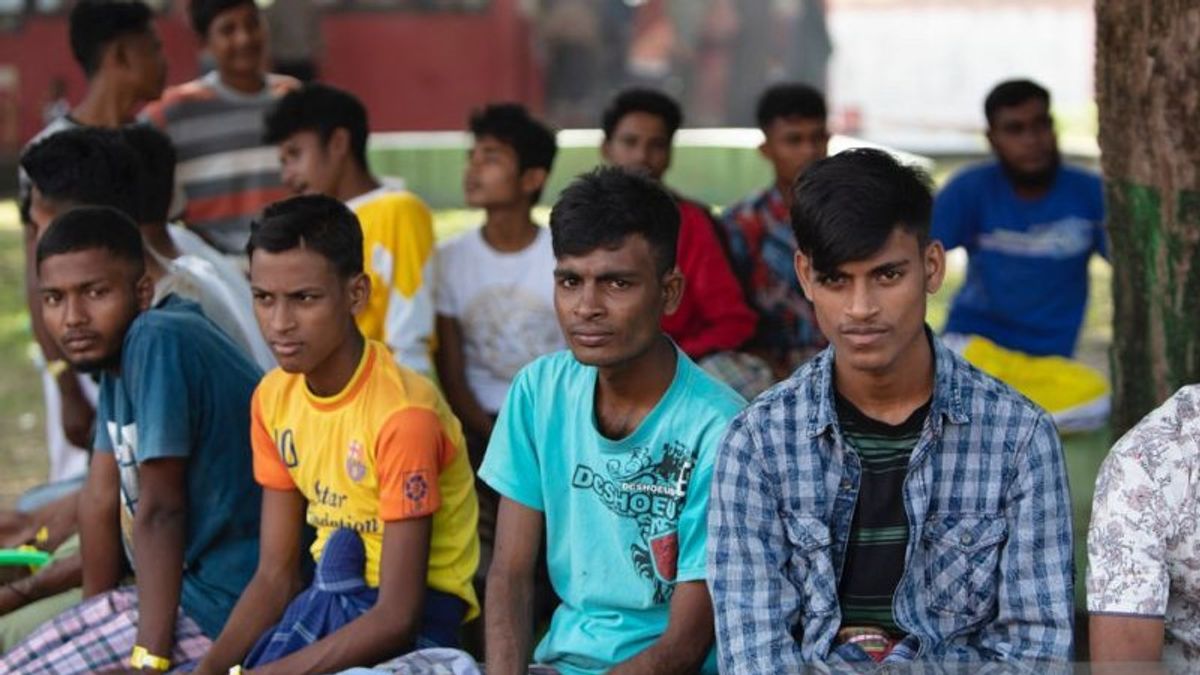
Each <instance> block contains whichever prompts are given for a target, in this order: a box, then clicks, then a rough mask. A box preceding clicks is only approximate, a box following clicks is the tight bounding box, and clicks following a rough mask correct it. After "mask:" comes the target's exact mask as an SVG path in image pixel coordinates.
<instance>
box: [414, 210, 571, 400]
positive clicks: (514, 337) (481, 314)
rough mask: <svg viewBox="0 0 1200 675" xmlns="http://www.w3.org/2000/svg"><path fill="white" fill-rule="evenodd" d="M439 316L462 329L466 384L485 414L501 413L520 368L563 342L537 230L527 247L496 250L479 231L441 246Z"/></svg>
mask: <svg viewBox="0 0 1200 675" xmlns="http://www.w3.org/2000/svg"><path fill="white" fill-rule="evenodd" d="M434 294H435V296H436V299H437V313H438V314H440V315H442V316H447V317H451V318H454V319H457V320H458V322H459V325H460V326H461V329H462V335H463V352H464V356H465V358H466V375H467V384H468V385H469V386H470V387H471V391H472V393H474V394H475V398H476V400H478V401H479V404H480V405H481V406H483V408H484V409H485V410H487V411H489V412H492V413H495V412H497V411H499V410H500V406H501V405H502V404H503V403H504V397H505V396H506V395H507V394H508V387H509V385H510V384H511V383H512V379H513V377H514V376H515V375H516V374H517V371H518V370H520V369H521V368H522V367H524V366H525V364H527V363H529V362H531V361H533V360H534V359H536V358H537V357H539V356H541V355H543V354H549V353H551V352H555V351H558V350H560V349H563V348H564V347H565V346H566V343H565V342H564V340H563V337H562V331H561V330H560V329H559V327H558V318H557V316H555V313H554V251H553V250H552V249H551V248H550V230H548V229H546V228H539V229H538V234H537V238H536V239H534V240H533V243H532V244H530V245H529V246H527V247H525V249H524V250H521V251H518V252H516V253H501V252H499V251H497V250H495V249H493V248H492V247H491V246H489V245H488V243H487V242H486V241H485V240H484V238H483V229H482V228H478V229H475V230H472V231H470V232H467V233H465V234H462V235H460V236H458V237H455V238H454V239H451V240H449V241H447V242H445V243H443V244H442V245H441V246H439V247H438V265H437V284H436V285H435V287H434Z"/></svg>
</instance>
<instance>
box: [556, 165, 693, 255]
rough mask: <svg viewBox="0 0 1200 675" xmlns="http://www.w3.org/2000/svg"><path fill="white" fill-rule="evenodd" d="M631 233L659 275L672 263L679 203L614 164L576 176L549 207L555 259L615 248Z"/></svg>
mask: <svg viewBox="0 0 1200 675" xmlns="http://www.w3.org/2000/svg"><path fill="white" fill-rule="evenodd" d="M634 234H640V235H642V236H643V237H645V238H646V241H647V242H649V244H650V249H651V250H652V251H653V252H654V258H655V263H656V265H657V267H658V269H657V272H658V273H659V274H660V275H662V274H666V273H667V272H668V271H670V270H671V268H672V267H674V266H675V247H676V244H677V242H678V240H679V205H678V204H677V203H676V202H675V199H674V198H672V197H671V195H670V194H669V193H668V192H667V191H666V190H665V189H663V187H662V186H661V185H659V184H658V183H656V182H655V181H653V180H651V179H649V178H647V177H645V176H643V175H641V174H638V173H633V172H629V171H626V170H624V169H621V168H619V167H601V168H597V169H595V170H593V171H592V172H591V173H585V174H582V175H580V176H579V177H578V178H576V179H575V180H574V181H573V182H572V183H571V184H570V185H569V186H568V187H567V188H566V189H565V190H563V192H562V194H561V195H559V198H558V203H556V204H555V205H554V208H553V210H551V211H550V235H551V242H552V246H553V248H554V256H555V257H556V258H561V257H563V256H577V255H586V254H588V253H590V252H592V251H594V250H596V249H598V248H616V247H619V246H620V245H621V244H622V243H623V242H624V241H625V239H626V237H629V236H630V235H634Z"/></svg>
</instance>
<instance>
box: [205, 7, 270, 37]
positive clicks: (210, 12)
mask: <svg viewBox="0 0 1200 675" xmlns="http://www.w3.org/2000/svg"><path fill="white" fill-rule="evenodd" d="M242 5H250V6H252V7H255V8H257V7H258V5H256V4H254V0H191V2H190V3H188V16H189V17H190V18H191V20H192V30H194V31H195V32H196V35H199V36H200V39H201V40H203V39H205V38H207V37H208V28H209V26H212V23H213V21H215V20H216V19H217V16H219V15H220V14H221V13H222V12H226V11H229V10H231V9H233V8H234V7H241V6H242Z"/></svg>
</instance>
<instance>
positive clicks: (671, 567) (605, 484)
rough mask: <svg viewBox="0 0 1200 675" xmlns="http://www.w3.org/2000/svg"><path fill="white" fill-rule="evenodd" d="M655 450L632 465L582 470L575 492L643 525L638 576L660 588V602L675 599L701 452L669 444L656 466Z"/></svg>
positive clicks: (632, 548)
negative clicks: (682, 530)
mask: <svg viewBox="0 0 1200 675" xmlns="http://www.w3.org/2000/svg"><path fill="white" fill-rule="evenodd" d="M653 455H654V453H653V451H652V450H651V449H650V448H644V447H643V448H635V449H634V450H633V452H632V453H631V455H630V457H629V459H628V460H625V461H622V460H619V459H610V460H609V461H608V462H606V463H605V465H604V467H603V469H601V470H596V469H595V468H593V467H591V466H588V465H586V464H578V465H576V467H575V471H574V475H572V477H571V487H573V488H575V489H579V490H590V491H591V492H593V493H594V494H595V495H596V496H597V497H598V498H599V499H600V501H601V503H603V504H604V506H605V507H607V508H608V510H609V511H612V512H613V513H615V514H617V515H618V516H621V517H623V518H629V519H631V520H634V521H636V522H637V526H638V532H639V534H640V539H639V540H638V541H634V542H630V543H629V545H628V548H629V556H630V560H631V562H632V564H633V566H634V568H635V569H636V570H637V572H638V575H639V576H641V577H642V578H644V579H646V580H648V581H650V582H651V583H653V584H654V602H655V603H656V604H659V603H666V602H667V601H669V600H670V598H671V591H672V589H673V588H674V582H675V574H676V571H677V569H678V560H679V514H680V512H681V511H682V510H683V500H684V497H686V496H687V488H688V482H689V481H690V480H691V478H692V471H693V469H694V468H695V466H696V459H697V455H698V449H697V448H688V447H687V446H685V445H683V444H682V443H680V442H678V441H671V442H668V443H664V444H663V446H662V450H661V458H660V459H658V460H657V461H655V459H654V457H653Z"/></svg>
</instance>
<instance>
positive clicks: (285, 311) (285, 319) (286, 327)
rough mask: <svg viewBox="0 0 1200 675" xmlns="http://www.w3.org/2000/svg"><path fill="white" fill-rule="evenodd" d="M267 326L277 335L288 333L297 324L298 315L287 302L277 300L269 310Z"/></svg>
mask: <svg viewBox="0 0 1200 675" xmlns="http://www.w3.org/2000/svg"><path fill="white" fill-rule="evenodd" d="M268 311H269V312H270V314H269V315H268V317H267V327H268V328H269V329H270V331H271V332H272V333H274V334H275V335H286V334H287V333H288V332H290V331H291V330H292V329H293V328H295V326H296V317H295V315H294V314H293V313H292V310H291V307H290V305H289V303H287V302H277V303H275V305H274V306H273V307H271V308H270V310H268Z"/></svg>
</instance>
